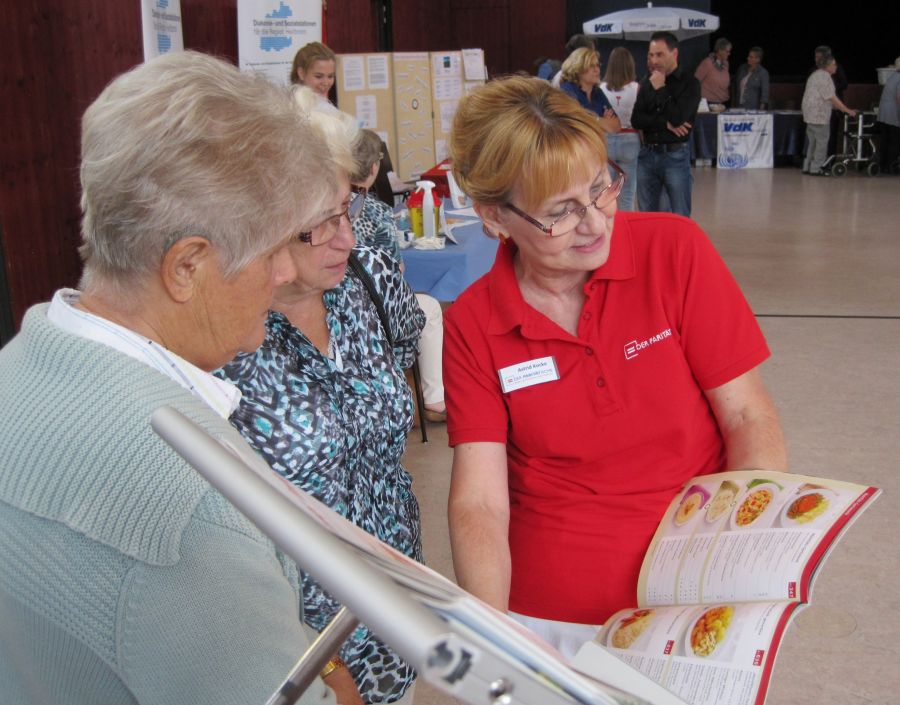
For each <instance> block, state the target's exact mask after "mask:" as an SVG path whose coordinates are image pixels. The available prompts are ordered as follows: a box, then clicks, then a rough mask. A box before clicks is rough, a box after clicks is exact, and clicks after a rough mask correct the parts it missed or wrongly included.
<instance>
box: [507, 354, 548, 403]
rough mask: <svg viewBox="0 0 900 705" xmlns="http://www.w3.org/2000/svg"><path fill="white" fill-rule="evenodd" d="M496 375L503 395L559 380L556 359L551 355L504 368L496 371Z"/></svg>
mask: <svg viewBox="0 0 900 705" xmlns="http://www.w3.org/2000/svg"><path fill="white" fill-rule="evenodd" d="M497 374H498V375H500V386H501V387H502V388H503V392H504V393H505V394H508V393H509V392H514V391H516V390H517V389H523V388H524V387H531V386H533V385H535V384H543V383H544V382H555V381H556V380H558V379H559V370H557V369H556V358H554V357H553V356H552V355H550V356H549V357H539V358H537V359H535V360H528V361H527V362H520V363H518V364H516V365H510V366H509V367H504V368H503V369H502V370H497Z"/></svg>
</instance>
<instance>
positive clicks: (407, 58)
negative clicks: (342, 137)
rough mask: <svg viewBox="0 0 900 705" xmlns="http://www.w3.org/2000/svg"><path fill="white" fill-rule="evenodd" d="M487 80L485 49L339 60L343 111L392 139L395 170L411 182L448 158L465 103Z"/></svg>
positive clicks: (407, 53)
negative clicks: (459, 111)
mask: <svg viewBox="0 0 900 705" xmlns="http://www.w3.org/2000/svg"><path fill="white" fill-rule="evenodd" d="M373 66H374V70H373ZM385 67H386V73H385V74H383V73H382V69H383V68H385ZM382 76H386V77H388V79H389V80H383V79H382ZM484 81H485V70H484V52H483V51H482V50H481V49H463V50H462V51H447V52H431V53H430V54H429V53H427V52H395V53H393V54H349V55H348V54H345V55H339V56H338V68H337V81H336V83H337V93H338V107H339V108H340V109H341V110H343V111H345V112H347V113H350V114H351V115H355V116H356V118H357V119H358V120H359V122H360V125H361V126H363V127H368V128H370V129H374V130H375V131H376V132H379V133H380V134H382V136H384V134H387V135H388V136H389V138H390V139H385V142H386V143H387V145H388V151H389V152H390V154H391V161H392V162H393V165H394V171H395V172H396V173H397V175H398V176H399V177H400V178H401V179H402V180H404V181H410V180H412V179H416V178H418V177H419V175H420V174H421V173H422V172H424V171H426V170H427V169H429V168H431V167H432V166H433V165H434V164H436V163H437V162H439V161H440V160H442V159H444V158H445V157H446V156H447V152H448V146H449V138H450V130H451V128H452V126H453V116H454V114H455V113H456V106H457V105H458V103H459V99H460V98H461V97H462V96H463V95H465V93H466V92H467V91H469V90H471V89H472V88H473V87H474V86H478V85H481V84H482V83H484ZM388 106H390V110H389V109H388ZM389 123H390V125H391V128H390V129H389V128H388V127H387V125H388V124H389ZM373 125H374V126H373Z"/></svg>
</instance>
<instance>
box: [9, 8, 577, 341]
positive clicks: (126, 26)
mask: <svg viewBox="0 0 900 705" xmlns="http://www.w3.org/2000/svg"><path fill="white" fill-rule="evenodd" d="M381 2H382V0H331V2H330V4H329V6H328V27H329V30H328V33H329V43H330V44H331V45H332V47H333V48H334V49H335V50H336V51H339V52H342V53H346V52H366V51H375V50H377V49H378V26H377V22H378V18H377V16H376V15H377V8H378V7H379V5H380V3H381ZM390 7H391V14H392V20H393V31H392V35H391V38H392V40H393V45H394V46H393V49H394V51H440V50H447V49H461V48H464V47H480V48H483V49H485V60H486V63H487V65H488V67H489V69H490V71H491V73H492V74H494V75H496V74H502V73H508V72H510V71H517V70H525V71H529V72H530V71H531V70H532V63H533V61H534V59H535V58H536V57H537V56H538V55H540V54H546V55H558V54H561V45H562V44H563V43H564V42H565V36H560V30H559V26H560V24H563V25H564V24H565V10H564V9H563V8H564V7H565V0H432V1H430V2H427V3H423V2H420V1H419V0H393V1H392V2H391V3H390ZM181 13H182V19H183V30H184V43H185V47H187V48H189V49H197V50H199V51H205V52H209V53H212V54H216V55H218V56H222V57H225V58H229V59H231V60H232V61H236V60H237V0H181ZM142 59H143V50H142V46H141V23H140V6H139V3H138V2H137V0H127V1H126V0H42V1H41V2H13V1H12V0H9V1H7V2H3V3H2V4H0V66H3V71H2V73H0V87H2V91H3V93H2V95H3V110H2V111H0V135H2V137H0V238H2V242H0V246H2V249H3V251H4V254H5V258H0V266H2V260H3V259H5V273H6V278H7V283H8V288H9V301H8V302H0V308H2V304H4V303H6V304H8V305H9V307H10V308H11V310H12V318H13V320H14V321H15V323H16V325H18V323H19V321H20V320H21V317H22V315H23V314H24V312H25V310H26V309H27V308H28V307H29V306H30V305H32V304H34V303H36V302H39V301H45V300H47V299H48V298H49V296H50V295H51V294H52V293H53V291H54V290H55V289H57V288H59V287H61V286H75V285H76V284H77V283H78V279H79V277H80V273H81V265H80V261H79V259H78V254H77V247H78V243H79V240H80V236H79V220H80V210H79V207H78V198H79V189H78V151H79V132H80V121H81V115H82V113H83V112H84V110H85V108H87V106H88V105H90V103H91V102H92V101H93V100H94V98H96V96H97V95H98V94H99V93H100V91H101V90H102V89H103V86H105V85H106V84H107V83H108V82H109V81H110V80H112V78H114V77H115V76H117V75H118V74H120V73H122V72H123V71H126V70H128V69H129V68H131V67H132V66H134V65H136V64H138V63H140V62H141V61H142ZM0 290H2V281H0ZM0 313H2V312H0Z"/></svg>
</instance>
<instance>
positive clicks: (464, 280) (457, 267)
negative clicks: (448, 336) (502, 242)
mask: <svg viewBox="0 0 900 705" xmlns="http://www.w3.org/2000/svg"><path fill="white" fill-rule="evenodd" d="M448 217H450V218H451V219H452V218H453V214H452V213H451V212H448ZM453 237H454V238H455V239H456V240H457V243H458V244H456V243H452V242H450V241H449V240H448V241H447V244H446V246H445V247H444V249H443V250H417V249H415V248H413V247H408V248H407V249H405V250H401V251H400V254H401V256H402V257H403V263H404V264H405V265H406V269H405V271H404V273H403V276H404V277H405V278H406V281H407V283H409V285H410V287H411V288H412V290H413V291H416V292H421V293H423V294H430V295H431V296H433V297H434V298H436V299H437V300H438V301H454V300H455V299H456V298H457V297H458V296H459V295H460V294H461V293H462V292H463V291H464V290H465V289H466V288H467V287H468V286H469V285H470V284H472V283H473V282H474V281H475V280H476V279H478V278H480V277H481V276H482V275H484V274H485V273H487V271H488V270H489V269H490V268H491V266H492V265H493V264H494V257H495V255H496V254H497V240H495V239H494V238H490V237H488V236H487V235H485V234H484V232H483V231H482V230H481V221H480V220H475V219H473V220H472V221H471V222H470V223H466V224H460V225H457V226H455V227H454V228H453Z"/></svg>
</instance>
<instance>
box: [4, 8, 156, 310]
mask: <svg viewBox="0 0 900 705" xmlns="http://www.w3.org/2000/svg"><path fill="white" fill-rule="evenodd" d="M141 58H142V56H141V38H140V7H139V5H138V4H137V3H130V2H129V3H110V2H104V1H103V0H83V1H82V2H75V0H71V1H68V2H67V1H66V0H45V1H44V2H41V3H30V2H29V3H13V2H9V3H4V5H3V11H2V15H0V65H2V66H3V74H2V79H0V80H2V88H3V96H4V108H3V111H2V112H0V134H2V135H3V138H2V145H3V146H2V152H0V164H2V167H0V169H2V173H0V175H2V178H0V217H2V224H3V236H4V249H5V254H6V275H7V281H8V285H9V296H10V306H11V309H12V314H13V318H14V320H15V321H16V323H17V324H18V322H19V321H20V319H21V317H22V315H23V314H24V312H25V310H26V309H27V308H28V306H30V305H31V304H33V303H35V302H38V301H42V300H46V299H47V298H48V297H49V296H50V295H51V294H52V292H53V291H54V290H55V289H57V288H59V287H60V286H74V285H76V284H77V283H78V278H79V276H80V271H81V266H80V262H79V260H78V255H77V245H78V242H79V220H80V211H79V208H78V196H79V194H78V171H77V169H78V149H79V132H80V120H81V114H82V113H83V112H84V109H85V108H86V107H87V106H88V105H89V104H90V103H91V101H92V100H93V99H94V97H96V95H97V94H98V93H99V92H100V91H101V90H102V88H103V86H104V85H106V83H107V82H108V81H109V79H110V78H111V77H112V76H114V75H116V74H118V73H120V72H122V71H124V70H126V69H128V68H129V67H131V66H133V65H134V64H135V63H137V62H139V61H140V60H141Z"/></svg>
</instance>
